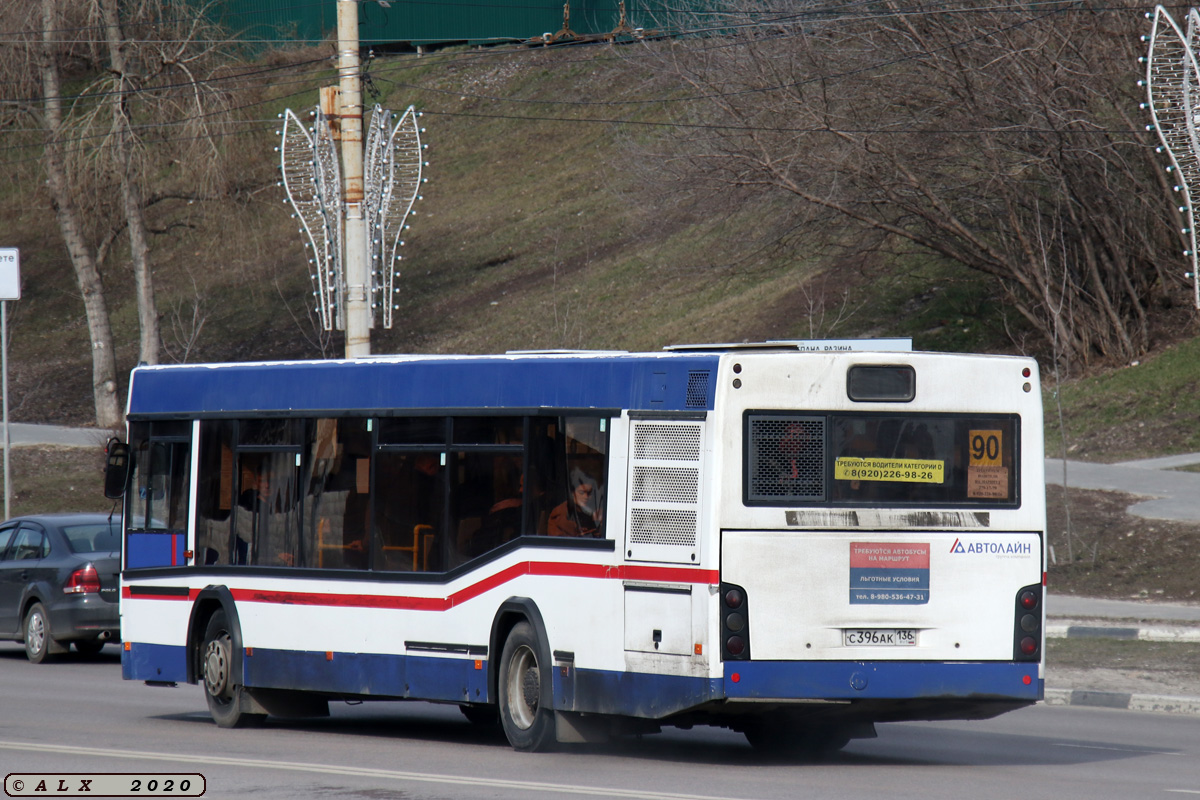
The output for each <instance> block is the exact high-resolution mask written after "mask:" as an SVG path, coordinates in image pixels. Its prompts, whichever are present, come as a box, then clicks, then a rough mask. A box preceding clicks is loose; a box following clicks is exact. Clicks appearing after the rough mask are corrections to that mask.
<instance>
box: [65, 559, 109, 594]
mask: <svg viewBox="0 0 1200 800" xmlns="http://www.w3.org/2000/svg"><path fill="white" fill-rule="evenodd" d="M99 591H100V576H99V575H98V574H97V573H96V568H95V567H94V566H92V565H91V564H88V565H87V566H85V567H80V568H79V569H77V570H75V571H74V572H72V573H71V574H70V576H69V577H68V578H67V580H66V582H65V583H63V594H95V593H97V592H99Z"/></svg>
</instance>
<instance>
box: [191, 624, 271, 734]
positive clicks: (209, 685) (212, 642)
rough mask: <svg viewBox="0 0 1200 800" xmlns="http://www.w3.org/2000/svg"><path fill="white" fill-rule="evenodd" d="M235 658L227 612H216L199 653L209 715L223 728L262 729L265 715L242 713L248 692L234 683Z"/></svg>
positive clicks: (205, 631)
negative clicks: (243, 702)
mask: <svg viewBox="0 0 1200 800" xmlns="http://www.w3.org/2000/svg"><path fill="white" fill-rule="evenodd" d="M233 658H234V650H233V636H232V635H231V634H230V633H229V621H228V619H227V617H226V616H225V612H224V611H217V612H216V613H214V614H213V615H212V616H211V617H209V618H208V627H206V628H205V630H204V645H203V648H202V650H201V653H200V666H201V671H202V673H203V674H204V699H205V700H207V701H208V713H209V714H211V715H212V718H213V722H215V723H217V726H218V727H221V728H248V727H253V726H256V725H261V724H262V722H263V720H265V719H266V715H265V714H251V713H248V712H246V711H243V710H242V693H243V692H244V691H245V690H244V689H243V687H241V686H236V685H234V683H233V669H232V668H233Z"/></svg>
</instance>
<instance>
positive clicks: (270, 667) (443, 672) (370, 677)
mask: <svg viewBox="0 0 1200 800" xmlns="http://www.w3.org/2000/svg"><path fill="white" fill-rule="evenodd" d="M475 663H476V662H475V660H474V659H462V658H436V657H430V656H399V655H387V654H382V653H324V652H308V651H296V650H268V649H264V648H261V647H255V648H253V649H252V650H251V654H250V655H247V656H246V657H245V658H244V659H243V661H242V665H243V667H242V668H243V675H244V678H245V683H246V685H247V686H250V687H258V688H263V689H300V690H305V691H315V692H330V693H333V694H347V695H376V696H380V697H407V698H412V699H417V700H448V701H451V702H459V703H463V702H471V703H482V702H486V701H487V662H486V661H481V662H480V669H476V668H475Z"/></svg>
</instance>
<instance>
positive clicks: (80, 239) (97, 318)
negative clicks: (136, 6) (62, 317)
mask: <svg viewBox="0 0 1200 800" xmlns="http://www.w3.org/2000/svg"><path fill="white" fill-rule="evenodd" d="M54 12H55V0H42V23H43V24H42V47H41V51H40V53H39V56H40V58H39V61H40V62H41V63H40V65H39V66H40V67H41V73H42V89H43V94H44V97H43V104H44V106H45V111H46V130H45V135H46V175H47V178H48V181H47V183H48V185H49V189H50V197H51V203H52V204H53V206H54V212H55V215H56V216H57V218H58V227H59V230H60V231H61V232H62V237H63V242H64V243H65V244H66V246H67V252H68V253H70V256H71V264H72V265H73V266H74V267H75V277H76V279H77V280H78V282H79V290H80V292H81V293H82V295H83V305H84V310H85V312H86V314H87V323H88V332H89V334H90V336H91V341H92V394H93V397H94V399H95V403H96V424H97V425H98V426H99V427H101V428H115V427H117V426H118V425H120V424H121V409H120V404H119V403H118V402H117V365H116V355H115V353H114V352H113V335H112V326H111V324H110V322H109V318H108V305H107V303H106V302H105V299H104V285H103V283H102V282H101V280H100V271H99V269H98V268H97V267H96V259H95V256H94V255H93V253H92V251H91V249H90V248H89V247H88V246H87V243H86V241H85V239H84V227H83V221H82V218H81V217H80V214H79V211H78V209H77V208H76V207H75V204H74V203H73V201H72V199H71V187H70V183H69V181H68V180H67V174H66V167H65V165H64V163H63V154H62V144H61V142H60V137H61V135H62V97H61V95H62V93H61V90H60V81H59V75H58V66H57V62H56V61H55V51H54V42H55V38H56V35H57V34H56V28H57V27H58V26H56V25H55V13H54Z"/></svg>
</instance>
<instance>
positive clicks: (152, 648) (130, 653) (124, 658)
mask: <svg viewBox="0 0 1200 800" xmlns="http://www.w3.org/2000/svg"><path fill="white" fill-rule="evenodd" d="M128 647H129V649H128V650H126V649H124V648H122V649H121V677H122V678H124V679H125V680H127V681H166V682H175V683H184V682H186V681H187V648H185V647H184V646H183V645H172V644H146V643H144V642H129V643H128Z"/></svg>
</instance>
